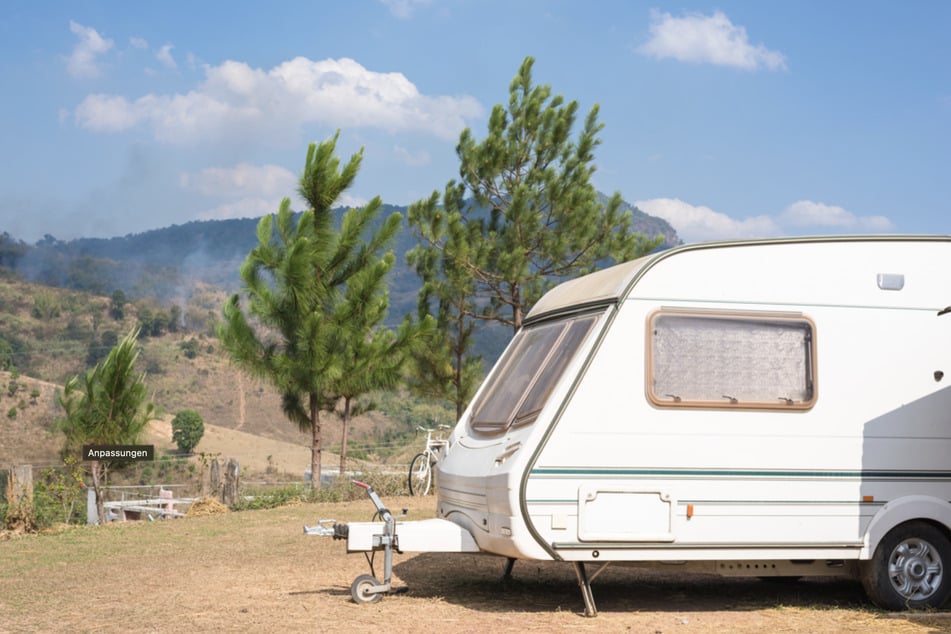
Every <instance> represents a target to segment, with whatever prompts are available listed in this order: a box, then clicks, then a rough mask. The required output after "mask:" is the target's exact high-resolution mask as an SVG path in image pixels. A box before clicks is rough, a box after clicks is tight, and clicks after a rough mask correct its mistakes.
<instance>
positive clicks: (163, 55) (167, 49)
mask: <svg viewBox="0 0 951 634" xmlns="http://www.w3.org/2000/svg"><path fill="white" fill-rule="evenodd" d="M173 48H175V47H174V46H172V45H171V44H166V45H165V46H163V47H162V48H160V49H159V50H158V52H157V53H156V54H155V59H157V60H158V61H159V63H161V64H162V66H164V67H165V68H171V69H175V68H178V64H176V63H175V58H174V57H172V49H173Z"/></svg>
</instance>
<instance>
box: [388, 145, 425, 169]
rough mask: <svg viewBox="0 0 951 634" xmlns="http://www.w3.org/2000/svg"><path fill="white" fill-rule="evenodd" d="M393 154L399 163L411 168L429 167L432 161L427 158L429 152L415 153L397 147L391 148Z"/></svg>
mask: <svg viewBox="0 0 951 634" xmlns="http://www.w3.org/2000/svg"><path fill="white" fill-rule="evenodd" d="M393 154H394V155H395V156H396V159H397V160H398V161H399V162H400V163H403V164H404V165H409V166H411V167H421V166H423V165H429V164H430V162H431V161H432V159H431V157H430V156H429V152H427V151H426V150H417V151H416V152H413V151H412V150H409V149H407V148H405V147H403V146H400V145H397V146H396V147H394V148H393Z"/></svg>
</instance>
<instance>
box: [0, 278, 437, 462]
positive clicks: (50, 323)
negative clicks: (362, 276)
mask: <svg viewBox="0 0 951 634" xmlns="http://www.w3.org/2000/svg"><path fill="white" fill-rule="evenodd" d="M223 301H224V293H223V292H222V291H220V290H219V291H214V290H210V289H204V290H202V291H201V292H200V293H198V292H196V293H195V294H193V295H192V296H191V297H190V298H189V299H188V300H186V303H185V305H184V309H183V314H185V315H188V314H199V315H200V314H202V313H203V312H204V311H209V310H211V308H209V306H215V307H220V306H221V304H222V303H223ZM144 305H148V302H146V303H145V304H144ZM108 307H109V299H107V298H104V297H98V296H95V295H91V294H88V293H81V292H78V291H71V290H65V289H57V288H50V287H45V286H42V285H39V284H34V283H30V282H24V281H22V280H18V279H16V278H15V277H13V276H11V275H9V274H6V275H0V465H7V464H11V463H20V464H22V463H30V464H37V465H46V464H53V463H55V462H57V460H58V456H59V451H60V449H61V447H62V445H63V436H62V434H61V433H59V432H56V431H53V428H54V422H55V421H56V419H57V417H59V416H61V415H62V410H61V408H60V407H59V405H58V401H57V399H58V396H59V395H60V394H61V393H62V385H63V384H64V383H65V381H66V380H67V379H68V378H69V377H71V376H74V375H76V374H79V373H81V372H83V371H85V369H86V368H87V367H90V365H91V359H90V357H91V356H93V357H94V356H101V355H103V354H105V352H106V351H107V349H103V348H104V346H103V344H102V342H103V340H111V338H115V337H117V336H121V335H124V334H125V333H126V332H128V331H129V330H130V329H131V328H132V327H133V326H134V324H135V323H136V322H137V320H138V319H139V317H140V315H139V311H140V310H141V308H140V307H139V306H137V305H135V304H130V305H128V306H127V308H126V311H125V313H126V314H125V315H124V318H123V319H122V320H118V321H117V320H114V319H113V318H112V317H110V316H109V311H108ZM219 310H220V309H219ZM109 333H112V334H111V338H110V336H109ZM140 347H141V353H140V356H139V361H138V369H139V370H140V371H142V372H144V373H145V375H146V384H147V386H148V387H149V389H150V398H151V400H152V401H153V402H154V403H155V405H156V407H157V410H158V414H159V415H160V416H161V421H159V422H157V423H156V424H155V425H153V439H155V440H156V446H157V447H159V446H161V447H163V448H166V447H167V448H171V447H172V444H171V432H170V427H169V426H168V425H169V422H170V421H171V418H172V417H173V416H174V415H175V413H176V412H178V411H181V410H183V409H194V410H196V411H198V412H199V413H200V414H201V415H202V417H203V418H204V421H205V424H206V426H207V427H208V430H209V431H208V432H206V435H207V438H206V440H205V441H204V444H200V445H199V447H198V450H199V451H218V449H215V447H214V446H213V445H214V443H213V441H214V440H215V439H214V436H215V434H216V433H219V432H216V431H213V430H219V431H221V433H223V432H224V431H232V432H235V433H234V434H231V435H230V436H229V437H228V439H227V442H226V443H225V442H223V441H221V442H218V445H217V446H222V445H224V446H244V447H247V448H249V449H250V448H253V449H254V451H253V452H252V453H253V455H252V453H248V454H247V459H248V460H249V463H250V462H254V463H255V464H260V463H261V461H262V460H264V458H266V456H268V455H272V456H274V457H275V465H274V466H275V467H276V468H278V469H280V470H282V471H283V470H286V471H288V472H289V473H297V474H298V476H299V475H300V474H302V472H303V468H304V467H306V466H307V465H308V464H309V434H305V433H302V432H300V431H299V430H298V429H297V427H296V426H295V425H292V424H291V423H289V422H288V421H287V420H286V419H285V418H284V416H283V414H282V413H281V409H280V400H279V398H278V396H277V394H276V393H275V392H274V390H273V389H272V388H271V387H270V386H269V385H267V384H265V383H264V382H262V381H259V380H252V379H250V378H248V377H247V376H245V375H244V374H242V373H241V372H239V371H238V370H237V368H235V367H233V366H232V365H231V364H230V363H229V361H228V359H227V358H226V356H225V355H224V354H223V353H222V352H221V350H219V349H218V347H217V341H216V340H215V339H214V338H213V337H211V336H209V335H208V334H206V332H204V331H202V332H196V331H194V330H191V329H180V330H178V331H177V332H167V333H165V334H163V335H161V336H157V337H143V338H141V339H140ZM11 386H12V387H11ZM390 400H391V401H398V403H399V404H398V405H395V404H392V403H391V404H390V405H389V409H390V411H391V413H392V414H393V415H392V416H386V415H384V414H382V413H380V412H370V413H368V414H367V415H365V416H360V417H357V418H356V419H355V420H354V421H353V423H352V431H351V436H350V438H351V445H350V446H351V455H353V456H355V457H356V456H362V455H368V454H372V451H373V449H372V448H374V447H383V448H384V449H389V446H388V445H389V444H392V442H393V440H392V437H393V436H394V434H398V433H399V432H400V431H402V432H404V435H405V436H406V437H407V438H408V439H411V438H412V434H411V433H410V430H411V429H412V426H411V425H410V424H409V423H407V422H406V421H408V420H411V419H414V418H415V419H419V420H426V417H427V416H430V417H431V416H432V415H431V414H430V408H431V407H432V406H428V405H425V404H418V403H416V402H415V401H414V400H413V399H405V398H404V399H396V398H395V397H393V398H392V399H390ZM389 402H390V401H388V400H387V399H386V398H384V399H383V404H384V406H386V405H387V404H388V403H389ZM414 408H421V409H420V410H419V411H416V410H415V409H414ZM322 422H323V430H324V439H325V440H324V443H325V454H324V456H325V457H324V464H325V466H331V467H333V466H336V464H337V462H336V461H337V460H338V457H337V456H336V455H335V454H333V453H332V452H333V450H334V447H335V446H337V445H339V442H340V438H341V421H340V419H339V417H336V416H334V415H329V414H325V415H323V417H322ZM163 424H164V427H163V426H162V425H163ZM163 429H165V430H167V433H166V432H164V431H162V430H163ZM236 434H238V435H241V434H243V435H245V436H241V437H242V438H243V439H244V440H243V441H242V442H237V440H236V438H237V437H238V436H237V435H236ZM161 438H165V439H166V440H165V441H163V442H164V444H163V442H158V440H160V439H161ZM255 438H256V439H259V440H258V441H256V442H252V441H251V440H250V439H255ZM219 440H220V439H219ZM242 443H243V444H242ZM255 444H257V445H258V446H257V447H255V446H254V445H255ZM288 446H292V447H298V448H300V449H301V450H303V452H304V454H303V455H305V456H306V460H305V461H304V462H303V463H301V461H300V460H299V459H297V458H295V459H294V460H290V459H287V460H284V458H283V456H285V455H291V454H293V453H294V452H293V451H292V450H291V449H290V448H289V447H288ZM296 455H298V456H300V455H302V454H300V453H298V454H296ZM368 457H371V458H376V459H378V460H382V459H383V458H384V456H373V455H368ZM279 458H280V460H279ZM239 459H240V458H239ZM393 459H405V457H402V456H396V457H394V458H393Z"/></svg>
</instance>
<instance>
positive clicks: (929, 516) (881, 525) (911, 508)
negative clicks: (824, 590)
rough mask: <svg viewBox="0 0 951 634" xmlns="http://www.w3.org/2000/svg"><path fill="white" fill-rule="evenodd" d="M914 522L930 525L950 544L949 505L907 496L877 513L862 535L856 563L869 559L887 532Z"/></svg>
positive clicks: (950, 506) (930, 499) (950, 519)
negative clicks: (862, 543)
mask: <svg viewBox="0 0 951 634" xmlns="http://www.w3.org/2000/svg"><path fill="white" fill-rule="evenodd" d="M915 520H917V521H922V522H927V523H929V524H931V525H932V526H934V527H936V528H937V529H939V530H940V531H941V532H943V533H944V534H945V536H946V537H947V538H948V539H949V540H951V502H948V501H947V500H942V499H940V498H936V497H932V496H928V495H907V496H905V497H902V498H899V499H897V500H892V501H891V502H888V503H887V504H885V506H883V507H882V508H880V509H879V510H878V513H876V514H875V516H874V517H873V518H872V521H871V522H870V523H869V525H868V528H867V529H866V531H865V539H864V541H865V545H864V546H863V547H862V550H861V552H860V553H859V559H871V558H872V556H873V555H875V549H876V548H878V544H879V543H880V542H881V541H882V539H884V537H885V536H886V535H887V534H888V533H889V531H891V530H892V529H894V528H895V527H896V526H898V525H900V524H904V523H905V522H911V521H915Z"/></svg>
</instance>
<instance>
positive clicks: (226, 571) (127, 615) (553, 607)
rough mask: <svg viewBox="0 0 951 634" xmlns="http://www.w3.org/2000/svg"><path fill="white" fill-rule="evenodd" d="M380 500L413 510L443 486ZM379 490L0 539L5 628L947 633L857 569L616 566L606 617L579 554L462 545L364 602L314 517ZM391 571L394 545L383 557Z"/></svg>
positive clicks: (360, 558) (349, 564)
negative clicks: (859, 576)
mask: <svg viewBox="0 0 951 634" xmlns="http://www.w3.org/2000/svg"><path fill="white" fill-rule="evenodd" d="M384 502H385V503H386V504H387V505H388V506H389V507H390V508H391V509H392V510H394V511H395V512H397V513H399V512H400V510H401V509H402V508H406V509H407V510H408V517H409V518H410V519H423V518H426V517H432V515H433V510H434V500H433V498H432V497H431V496H430V497H429V498H425V499H422V500H420V499H416V498H392V499H384ZM372 511H373V508H372V506H371V505H370V503H369V502H368V501H358V502H352V503H348V504H301V505H297V506H290V507H284V508H279V509H272V510H266V511H245V512H239V513H223V514H214V515H205V516H198V517H188V518H185V519H179V520H167V521H155V522H147V521H146V522H126V523H122V524H119V523H115V524H110V525H106V526H102V527H77V528H69V529H65V530H60V531H57V532H52V533H49V534H41V535H28V536H9V535H8V536H6V538H5V539H3V538H0V632H34V631H35V632H40V631H42V632H53V631H69V632H121V631H128V630H138V631H146V632H180V631H201V632H207V631H215V632H238V631H241V632H244V631H261V632H305V631H307V632H314V631H316V632H347V633H351V632H374V633H378V632H386V631H394V632H410V631H412V632H442V633H445V632H456V631H460V630H471V631H477V632H509V631H511V632H515V631H520V632H521V631H527V632H536V631H537V632H551V631H566V630H569V629H570V630H572V631H580V632H588V631H590V632H648V633H651V634H654V633H657V632H663V633H670V632H676V633H688V632H797V633H800V632H810V633H811V632H863V633H865V632H872V631H874V632H903V633H904V632H915V633H919V632H939V631H942V632H943V631H951V612H933V613H923V614H922V613H919V614H898V615H895V614H889V613H885V612H881V611H879V610H876V609H874V608H872V607H871V606H870V604H869V603H868V602H867V601H866V599H865V597H864V594H863V592H862V588H861V586H860V585H859V584H858V583H857V582H855V581H848V580H829V579H805V580H802V581H800V582H798V583H782V584H781V583H769V582H764V581H760V580H755V579H724V578H720V577H713V576H699V575H680V574H673V573H665V574H657V573H645V572H638V571H635V570H631V569H621V568H618V569H614V568H609V569H608V570H607V571H606V572H604V574H602V575H601V576H599V577H598V578H597V580H596V581H595V582H594V594H595V599H596V601H597V604H598V608H599V611H600V613H599V615H598V616H597V617H596V618H586V617H584V616H583V603H582V600H581V595H580V592H579V590H578V587H577V584H576V582H575V578H574V574H573V572H572V569H571V567H570V566H568V565H567V564H557V563H539V562H527V561H526V562H519V563H518V564H516V566H515V570H514V579H513V580H512V581H510V582H507V583H502V581H501V575H502V570H503V560H501V559H499V558H495V557H490V556H480V555H462V554H405V555H396V565H395V579H394V582H395V585H396V586H398V587H401V588H406V589H407V590H406V592H405V593H402V594H396V595H391V596H387V597H385V598H384V599H383V600H382V601H380V602H379V603H374V604H364V605H357V604H355V603H353V602H352V601H351V598H350V584H351V582H352V581H353V579H354V578H355V577H356V576H357V575H360V574H363V573H366V572H369V566H368V563H367V561H366V559H365V558H364V555H363V554H351V555H348V554H346V549H345V545H344V542H342V541H334V540H333V539H331V538H329V537H317V536H309V535H304V534H303V530H302V527H303V525H305V524H309V525H312V524H315V523H316V521H317V520H318V519H327V518H333V519H337V520H341V521H343V520H348V521H355V520H360V521H364V520H369V519H370V516H371V515H372ZM375 565H376V572H377V574H378V575H382V556H378V557H377V558H376V561H375Z"/></svg>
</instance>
